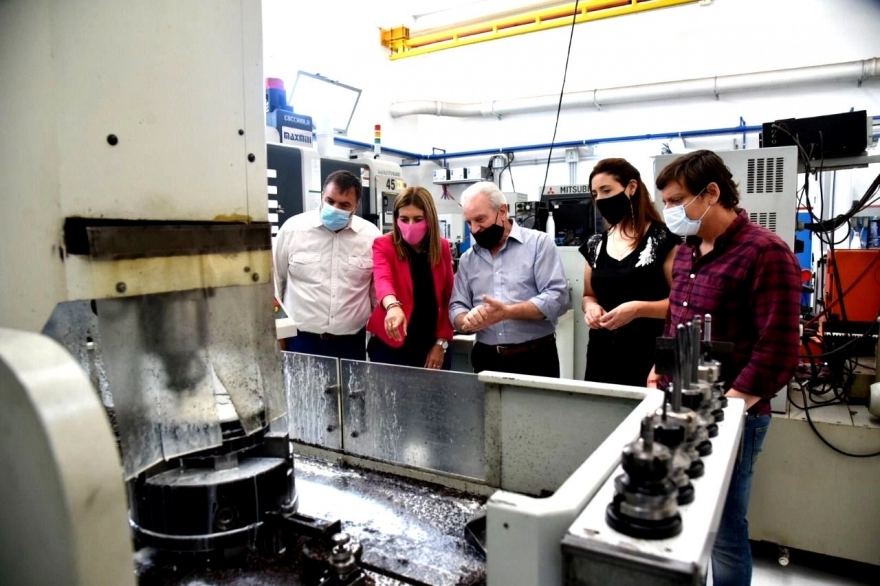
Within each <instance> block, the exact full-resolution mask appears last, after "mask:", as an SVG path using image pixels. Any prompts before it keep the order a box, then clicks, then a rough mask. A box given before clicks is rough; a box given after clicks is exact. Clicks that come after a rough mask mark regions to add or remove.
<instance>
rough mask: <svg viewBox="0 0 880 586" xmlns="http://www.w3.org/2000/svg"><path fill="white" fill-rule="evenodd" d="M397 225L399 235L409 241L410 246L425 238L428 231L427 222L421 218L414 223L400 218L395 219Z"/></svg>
mask: <svg viewBox="0 0 880 586" xmlns="http://www.w3.org/2000/svg"><path fill="white" fill-rule="evenodd" d="M397 227H398V228H400V235H401V236H403V239H404V240H406V241H407V242H409V244H410V245H411V246H415V245H417V244H418V243H420V242H421V241H422V240H424V239H425V234H427V233H428V222H426V221H424V220H422V221H421V222H416V223H415V224H407V223H405V222H404V221H403V220H401V219H400V218H398V219H397Z"/></svg>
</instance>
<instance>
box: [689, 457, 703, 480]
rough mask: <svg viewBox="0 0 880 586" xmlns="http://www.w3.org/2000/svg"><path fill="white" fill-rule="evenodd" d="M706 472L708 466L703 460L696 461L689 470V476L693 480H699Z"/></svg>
mask: <svg viewBox="0 0 880 586" xmlns="http://www.w3.org/2000/svg"><path fill="white" fill-rule="evenodd" d="M705 472H706V465H705V464H703V461H702V460H694V462H693V464H691V467H690V468H688V469H687V475H688V476H690V477H691V478H699V477H700V476H702V475H703V474H704V473H705Z"/></svg>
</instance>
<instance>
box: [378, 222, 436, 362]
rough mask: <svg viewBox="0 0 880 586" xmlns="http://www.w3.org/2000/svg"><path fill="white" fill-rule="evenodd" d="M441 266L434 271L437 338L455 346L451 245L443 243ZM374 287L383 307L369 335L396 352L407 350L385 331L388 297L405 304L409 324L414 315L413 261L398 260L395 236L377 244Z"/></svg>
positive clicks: (387, 235) (383, 237) (401, 342)
mask: <svg viewBox="0 0 880 586" xmlns="http://www.w3.org/2000/svg"><path fill="white" fill-rule="evenodd" d="M440 249H441V252H440V262H439V263H438V264H437V265H436V266H433V267H431V272H432V273H433V275H434V292H435V294H436V296H437V328H436V332H435V334H436V337H437V338H443V339H444V340H449V341H450V343H451V342H452V334H453V332H452V323H451V322H450V321H449V298H450V297H452V256H451V255H450V254H449V242H448V241H447V240H446V239H445V238H441V239H440ZM373 283H374V284H375V287H376V296H377V297H378V298H379V305H377V306H376V309H374V310H373V315H371V316H370V321H369V322H367V331H368V332H370V333H372V334H373V335H376V336H378V337H379V338H380V339H381V340H382V341H383V342H385V343H386V344H388V345H389V346H391V347H392V348H400V347H401V346H403V340H401V341H399V342H395V341H394V340H392V339H391V338H389V337H388V333H387V332H386V331H385V308H384V307H382V299H384V298H385V296H386V295H394V296H395V297H397V300H398V301H400V303H401V304H402V308H401V309H403V313H404V315H405V316H406V322H407V324H408V323H409V321H410V318H411V317H412V311H413V282H412V274H411V273H410V270H409V261H408V260H406V259H404V260H400V259H399V258H397V251H396V250H395V249H394V243H393V242H392V241H391V234H386V235H384V236H382V237H380V238H376V239H375V240H374V241H373Z"/></svg>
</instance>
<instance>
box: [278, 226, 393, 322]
mask: <svg viewBox="0 0 880 586" xmlns="http://www.w3.org/2000/svg"><path fill="white" fill-rule="evenodd" d="M380 235H381V234H380V232H379V229H378V228H377V227H376V226H374V225H373V224H371V223H370V222H368V221H366V220H364V219H363V218H360V217H358V216H352V218H351V223H350V224H349V225H348V226H347V227H346V228H343V229H342V230H340V231H339V232H333V231H331V230H328V229H327V228H326V227H324V225H323V224H322V223H321V216H320V212H318V211H317V210H315V211H310V212H305V213H302V214H297V215H296V216H294V217H292V218H290V219H288V220H287V221H286V222H284V225H283V226H281V229H280V230H279V231H278V236H277V238H276V239H275V290H276V293H277V295H278V298H279V299H281V300H282V301H283V303H284V305H285V307H286V308H287V311H288V312H290V317H291V318H292V319H293V322H294V323H295V324H296V327H297V328H298V329H300V330H303V331H306V332H312V333H314V334H334V335H337V336H343V335H348V334H354V333H357V332H358V331H359V330H360V329H361V328H363V327H364V326H365V325H366V324H367V320H368V319H369V318H370V313H371V312H372V309H373V298H374V296H375V295H374V294H372V283H373V240H374V239H375V238H376V237H378V236H380Z"/></svg>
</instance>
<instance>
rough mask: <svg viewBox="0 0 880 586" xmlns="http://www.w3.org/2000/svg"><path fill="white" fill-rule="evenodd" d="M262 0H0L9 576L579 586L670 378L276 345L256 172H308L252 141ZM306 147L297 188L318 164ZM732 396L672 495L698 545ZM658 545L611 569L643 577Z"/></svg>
mask: <svg viewBox="0 0 880 586" xmlns="http://www.w3.org/2000/svg"><path fill="white" fill-rule="evenodd" d="M260 22H261V15H260V4H259V2H258V1H256V0H245V1H243V2H240V1H224V2H218V1H216V0H211V1H210V2H209V1H208V0H205V1H202V2H197V1H193V2H184V3H180V2H171V1H159V2H155V1H153V2H136V3H126V4H124V5H122V4H120V3H116V2H111V1H110V0H92V1H91V2H88V3H77V2H63V1H61V0H41V1H35V2H31V1H25V0H13V1H11V2H5V3H2V4H0V38H2V39H3V41H2V42H3V43H9V46H10V47H14V48H15V49H16V50H15V51H14V52H10V51H3V52H2V57H0V74H2V78H3V80H4V90H5V91H4V105H5V106H6V107H4V108H3V109H2V110H0V125H2V127H3V129H4V134H3V141H4V147H6V148H5V150H4V154H5V156H4V157H2V158H0V181H2V196H3V205H4V214H3V215H2V216H0V238H2V246H0V267H2V271H0V272H2V274H3V279H2V282H0V401H2V403H3V405H4V409H3V410H2V411H0V430H2V435H3V441H2V442H0V464H2V466H3V470H4V482H3V483H0V520H2V522H0V582H2V583H4V584H6V583H9V584H74V585H83V586H84V585H92V584H122V585H124V584H134V583H135V582H136V581H137V582H140V583H141V584H155V583H162V584H183V583H186V584H191V583H193V581H194V580H198V579H200V576H207V577H206V578H204V580H203V581H205V582H206V583H212V584H213V583H227V584H246V583H254V581H255V580H256V581H260V582H261V583H270V579H271V580H273V581H275V582H277V581H279V580H280V581H283V582H284V583H288V584H294V585H295V584H299V583H317V584H321V585H324V586H327V585H330V584H338V585H346V586H356V585H363V584H367V583H369V581H370V579H369V576H368V575H367V574H366V572H365V571H364V569H363V568H369V569H371V570H374V571H376V572H378V573H382V574H385V575H388V576H392V577H399V578H401V579H404V580H408V581H410V582H416V583H422V584H446V583H450V584H451V583H457V582H456V580H459V578H460V577H461V573H462V572H464V571H467V572H469V574H468V575H469V576H470V577H472V578H474V579H476V580H477V581H479V579H480V576H481V575H482V576H483V579H485V580H487V581H488V583H489V584H491V585H505V586H507V585H511V584H514V585H515V584H529V585H538V584H540V585H542V586H544V585H553V584H563V583H567V582H568V583H572V580H573V579H575V577H576V576H578V574H577V573H576V572H577V571H578V570H576V569H572V568H573V567H574V566H576V565H578V562H577V561H576V558H578V557H579V555H580V554H578V553H577V552H579V551H581V545H580V544H578V543H568V542H567V543H566V544H565V545H563V540H564V539H565V537H566V534H567V533H571V532H573V531H575V532H576V531H577V530H576V528H574V525H573V523H575V522H576V519H577V518H578V516H579V515H581V514H582V513H584V512H585V511H588V510H590V509H589V508H588V505H592V504H594V503H598V502H599V501H597V498H600V497H601V499H602V502H601V504H599V505H597V506H601V507H602V508H603V510H604V509H605V507H607V504H608V502H610V501H611V498H608V499H605V496H604V495H605V493H604V492H602V491H603V487H605V486H607V485H608V483H609V482H611V483H613V482H614V476H615V475H616V469H617V467H618V464H619V463H620V461H621V453H622V448H623V446H626V445H631V444H632V442H633V441H634V440H636V439H637V438H638V436H639V433H640V427H641V426H642V422H643V421H644V419H645V416H646V415H649V414H655V413H657V412H658V410H660V411H661V412H662V411H663V409H664V407H663V403H664V401H663V396H662V394H660V393H657V392H653V391H649V390H648V389H640V388H627V387H617V386H613V385H588V384H586V383H583V382H575V381H560V380H549V379H540V378H535V377H520V376H511V375H502V374H498V373H482V374H481V375H480V376H475V375H469V374H462V373H449V372H440V371H424V370H421V369H408V368H401V367H394V366H389V365H379V364H370V363H362V362H353V361H344V360H343V361H338V360H335V359H322V358H320V357H313V356H303V355H295V354H283V355H282V354H280V353H279V352H278V349H277V345H276V343H275V332H274V323H273V300H272V286H271V273H272V266H271V233H272V225H273V224H275V222H273V221H270V216H269V213H270V206H271V205H272V204H271V203H270V200H271V199H272V198H271V196H272V195H277V196H279V197H278V198H276V202H277V203H276V204H275V205H276V208H274V209H276V210H278V208H279V207H284V204H282V199H281V189H280V185H279V184H278V183H275V182H273V181H272V179H276V180H277V179H278V178H279V174H280V172H281V170H282V169H285V170H286V172H288V179H287V181H288V183H293V184H295V183H297V182H296V177H297V175H298V173H297V172H296V170H295V169H294V170H293V171H291V169H292V168H293V165H290V164H288V163H284V162H282V163H279V164H277V165H276V164H275V162H274V159H273V161H272V162H271V163H270V162H267V161H268V159H269V156H268V153H267V147H266V144H265V121H264V118H263V108H262V107H261V105H262V104H263V101H264V96H263V95H262V88H263V75H262V70H261V69H262V68H261V53H262V47H261V30H260ZM4 46H6V45H4ZM218 64H223V66H222V67H218ZM96 105H97V106H96ZM196 140H197V141H198V142H197V143H195V142H194V141H196ZM10 145H11V146H10ZM276 146H277V148H280V149H283V148H285V147H284V145H274V146H271V147H269V149H272V150H274V151H276V154H277V153H280V152H286V153H287V154H290V153H292V152H293V151H279V150H277V149H276V148H275V147H276ZM273 156H274V155H273ZM293 156H295V155H293ZM300 161H301V163H300V164H301V167H302V169H301V171H300V173H302V177H303V181H302V186H303V191H302V197H303V198H304V199H303V200H302V203H303V209H309V206H310V204H309V201H310V200H309V197H313V192H314V190H315V189H318V190H319V189H320V187H319V185H320V183H321V180H320V178H321V176H322V175H323V174H324V173H325V172H327V173H329V170H328V169H330V168H331V167H332V165H331V164H330V163H329V162H327V161H326V160H321V159H320V157H313V156H312V153H308V154H306V151H304V150H303V151H301V152H300ZM313 162H317V163H318V164H317V165H313ZM325 163H326V166H325ZM345 163H346V164H348V165H357V166H358V169H359V170H360V171H361V177H362V178H364V180H365V182H368V183H369V184H370V186H371V189H372V188H373V187H375V189H376V193H378V192H379V191H380V188H384V189H385V190H386V191H388V192H393V191H395V189H396V188H397V187H398V186H397V184H396V183H395V185H393V186H392V185H390V184H385V185H384V186H383V185H380V182H381V179H380V178H382V177H387V178H388V179H389V180H390V179H396V177H395V176H394V175H393V173H391V171H393V169H391V168H390V167H388V168H380V167H372V166H371V165H379V163H369V164H368V162H359V161H353V162H345ZM333 164H335V165H340V164H341V162H339V161H335V162H334V163H333ZM270 169H274V170H275V172H276V174H275V177H274V178H273V177H272V176H271V172H270V171H269V170H270ZM365 169H368V170H369V171H370V176H369V180H367V178H366V176H365V175H364V173H363V171H364V170H365ZM307 175H308V180H306V179H307V177H306V176H307ZM267 178H268V181H267ZM291 178H292V179H291ZM273 186H274V187H277V188H279V189H278V190H277V192H276V193H270V192H271V187H273ZM296 199H297V198H296V197H293V200H292V201H293V202H295V201H296ZM364 201H365V202H366V203H365V205H367V204H369V205H373V204H374V203H375V202H377V201H378V200H376V199H374V198H372V197H370V198H365V200H364ZM287 205H293V204H287ZM371 209H376V208H371ZM290 211H291V210H285V212H286V213H290ZM272 213H276V214H279V218H278V219H279V220H280V213H281V212H280V211H275V212H272ZM364 213H369V210H368V209H365V210H364ZM40 331H43V332H45V334H46V335H47V336H48V335H51V337H53V338H55V340H57V342H55V341H52V340H50V339H49V338H48V337H47V336H42V335H39V334H37V333H35V332H40ZM58 342H60V345H59V343H58ZM87 373H88V374H87ZM683 392H684V391H683ZM676 407H677V406H676ZM727 409H728V411H727V417H726V418H725V421H724V422H723V423H722V424H721V425H719V435H718V438H719V439H720V438H727V440H729V441H727V440H725V441H727V443H723V442H718V441H716V442H715V443H714V444H713V454H712V455H711V457H705V474H704V478H703V479H701V480H697V479H694V481H693V488H694V491H695V500H694V501H693V504H692V505H686V504H681V505H680V514H681V526H682V536H684V535H687V536H688V538H689V539H692V540H696V541H698V542H699V543H701V544H703V549H702V550H701V551H706V547H708V545H706V544H710V543H711V539H712V536H713V535H714V530H715V526H716V523H717V515H718V511H719V509H718V504H717V503H718V502H719V500H721V501H723V496H724V490H725V486H726V485H725V482H724V479H725V478H726V477H725V472H724V471H725V470H726V471H729V470H730V468H731V466H732V463H733V458H734V453H735V450H734V447H733V446H734V445H735V437H736V436H737V435H738V434H739V433H740V430H741V418H740V416H741V414H742V403H741V402H739V401H731V405H730V406H728V408H727ZM673 410H675V409H673ZM694 411H696V407H695V408H694ZM651 416H652V417H653V415H651ZM694 418H696V416H694ZM696 434H697V428H694V430H693V434H691V435H693V437H691V435H688V436H687V438H686V442H691V443H693V441H695V438H696V439H700V438H702V436H699V437H698V436H697V435H696ZM290 440H294V441H295V444H294V445H295V447H296V450H297V470H296V472H295V471H294V455H293V453H292V449H291V443H290ZM641 441H642V443H641V444H639V445H641V448H640V449H642V450H644V449H646V447H645V446H646V445H647V444H646V442H647V443H650V440H649V439H648V438H647V436H645V438H644V439H643V440H641ZM117 442H118V443H117ZM114 444H115V445H114ZM689 445H690V444H689ZM114 447H118V448H119V452H117V451H116V450H115V449H114ZM651 449H652V450H653V448H651ZM120 454H121V463H122V465H121V466H120V465H119V459H118V458H119V455H120ZM309 455H311V457H312V458H313V459H310V458H309ZM624 459H626V456H624ZM675 478H676V479H679V480H680V474H679V475H678V476H675ZM709 479H715V480H713V481H712V482H704V480H709ZM418 482H422V484H417V483H418ZM426 482H427V483H426ZM380 483H384V486H390V487H391V488H390V489H388V491H385V492H380V493H378V496H377V492H376V485H377V484H380ZM701 483H702V484H701ZM678 486H679V485H678V484H676V488H675V490H676V491H677V490H678ZM391 489H393V491H392V490H391ZM371 490H372V491H373V492H372V494H373V495H374V496H373V499H372V503H373V506H372V508H365V507H362V506H361V503H363V502H364V500H363V499H360V500H359V496H358V495H363V494H364V493H365V492H369V491H371ZM455 490H458V491H461V492H454V491H455ZM389 491H390V492H389ZM670 494H671V493H670ZM468 495H470V496H469V497H468ZM404 496H405V498H404ZM487 497H488V500H485V499H487ZM676 501H677V497H676ZM484 502H485V507H484V506H483V505H484ZM377 503H378V504H377ZM413 503H415V505H417V506H410V505H412V504H413ZM431 503H433V504H435V506H445V507H446V508H445V509H443V513H442V514H435V516H434V517H433V518H432V519H431V520H423V521H419V522H418V523H417V522H415V521H413V520H412V516H411V515H412V514H413V511H414V510H418V511H421V510H423V509H426V508H430V507H426V506H424V505H427V504H431ZM709 503H714V504H709ZM698 504H699V505H700V506H701V507H705V508H704V509H701V510H700V514H701V515H702V516H701V517H700V520H694V521H693V522H691V521H690V520H689V519H691V516H689V515H688V514H687V512H688V511H687V509H686V507H687V506H697V505H698ZM483 509H484V511H485V515H484V516H481V515H480V514H479V513H480V512H481V511H482V510H483ZM433 510H436V509H433ZM705 510H708V511H711V512H712V514H711V515H708V516H707V515H704V514H703V512H704V511H705ZM126 511H127V515H126ZM390 511H392V512H393V511H396V512H397V513H395V514H392V513H391V512H390ZM454 511H458V513H455V514H453V512H454ZM398 513H399V514H398ZM696 516H697V515H696V513H694V515H693V516H692V517H693V518H694V519H696ZM471 517H473V518H471ZM481 518H482V519H483V520H482V522H481V521H480V519H481ZM407 519H409V521H407V522H404V521H405V520H407ZM402 520H403V521H402ZM443 523H447V525H444V524H443ZM430 528H433V529H434V530H435V531H434V533H430V532H429V529H430ZM438 529H439V533H438V532H437V530H438ZM615 531H616V530H615V529H612V528H610V527H609V528H605V527H603V532H607V534H608V535H615V534H616V533H615ZM343 532H344V533H343ZM581 533H582V532H581ZM426 535H434V536H436V540H435V541H432V542H429V543H425V542H424V540H423V537H424V536H426ZM467 535H470V537H471V540H472V542H473V544H474V546H473V548H471V546H466V545H464V543H463V542H461V541H460V540H461V539H466V538H467V537H466V536H467ZM621 535H624V533H621ZM635 539H640V538H635ZM306 541H307V542H306ZM658 543H659V542H658ZM438 544H439V545H444V546H445V548H444V549H438V548H437V547H436V546H437V545H438ZM481 550H482V551H485V555H486V558H485V559H483V558H482V557H480V556H481V553H480V552H481ZM134 551H136V552H137V553H136V555H135V556H134V557H133V552H134ZM646 551H647V550H646ZM673 551H678V550H676V549H674V548H673ZM564 552H565V555H563V553H564ZM591 555H592V554H591ZM658 555H659V556H660V557H661V558H662V557H663V556H664V555H665V554H664V553H663V552H662V551H661V552H659V553H658V552H656V551H651V552H650V553H644V554H641V553H640V554H635V556H634V558H635V560H634V562H633V563H632V564H630V565H628V566H627V567H626V572H627V573H626V574H621V575H627V576H629V575H632V573H636V574H638V575H640V576H643V577H644V579H643V581H644V582H645V583H648V584H649V583H651V580H652V578H651V576H652V575H653V574H652V571H647V570H646V568H647V566H645V565H644V564H645V563H646V562H647V561H648V560H653V563H655V562H656V560H657V556H658ZM462 557H466V558H467V560H466V563H462V562H461V559H462ZM606 558H607V559H608V560H613V559H614V554H610V555H609V556H606ZM701 561H705V560H703V559H702V558H701ZM313 563H314V564H317V566H315V567H319V568H322V569H320V570H316V571H314V572H311V573H310V568H313ZM228 564H232V566H233V567H234V571H232V572H231V573H224V569H223V568H224V567H225V566H226V565H228ZM322 564H323V565H322ZM362 566H363V567H362ZM191 567H192V568H195V569H191ZM704 571H705V564H704V563H703V564H702V565H699V564H695V565H694V566H693V567H692V569H691V574H690V575H691V579H696V578H697V577H699V576H700V575H701V573H702V572H704ZM613 577H614V576H613V575H612V578H613ZM612 581H613V580H612Z"/></svg>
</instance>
